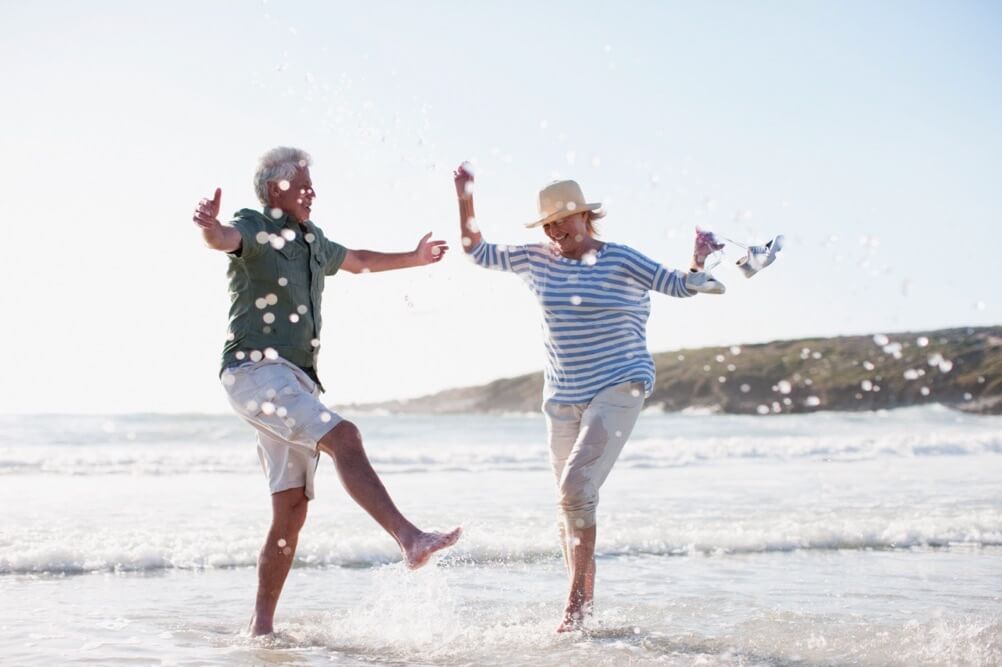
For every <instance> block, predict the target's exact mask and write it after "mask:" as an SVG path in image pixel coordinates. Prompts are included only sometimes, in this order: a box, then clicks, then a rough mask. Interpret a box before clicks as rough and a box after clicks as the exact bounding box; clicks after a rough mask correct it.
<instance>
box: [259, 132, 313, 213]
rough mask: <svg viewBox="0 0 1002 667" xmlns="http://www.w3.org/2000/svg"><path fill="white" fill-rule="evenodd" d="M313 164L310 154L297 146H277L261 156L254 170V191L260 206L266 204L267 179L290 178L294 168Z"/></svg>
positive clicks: (293, 173)
mask: <svg viewBox="0 0 1002 667" xmlns="http://www.w3.org/2000/svg"><path fill="white" fill-rule="evenodd" d="M311 164H313V158H311V157H310V154H309V153H307V152H306V151H304V150H301V149H299V148H290V147H288V146H279V147H278V148H272V149H271V150H270V151H268V152H267V153H265V154H264V155H262V156H261V159H260V160H258V163H257V171H256V172H254V191H255V192H257V198H258V199H259V200H260V201H261V205H262V206H267V205H268V181H281V180H286V181H287V180H290V179H291V178H292V177H293V176H295V175H296V170H297V169H301V168H303V167H309V166H310V165H311Z"/></svg>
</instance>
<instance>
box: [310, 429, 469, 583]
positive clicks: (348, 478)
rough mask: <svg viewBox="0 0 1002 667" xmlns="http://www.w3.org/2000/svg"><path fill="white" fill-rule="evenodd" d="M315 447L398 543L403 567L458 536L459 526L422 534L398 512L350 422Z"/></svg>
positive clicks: (421, 562)
mask: <svg viewBox="0 0 1002 667" xmlns="http://www.w3.org/2000/svg"><path fill="white" fill-rule="evenodd" d="M318 447H319V448H320V450H321V451H323V452H326V453H327V454H329V455H330V457H331V458H332V459H334V465H335V467H337V472H338V475H339V476H340V477H341V483H342V484H343V485H344V488H345V490H347V491H348V494H349V495H350V496H351V497H352V498H353V499H354V500H355V502H356V503H358V504H359V505H360V506H361V507H362V509H364V510H365V511H366V512H368V513H369V515H370V516H371V517H372V518H373V519H375V520H376V522H377V523H378V524H379V525H380V526H382V527H383V529H384V530H386V532H388V533H389V534H390V535H391V536H392V537H393V539H395V540H396V541H397V544H398V545H400V550H401V551H402V552H403V555H404V560H405V561H406V563H407V567H409V568H411V569H417V568H419V567H421V566H422V565H424V564H425V563H427V562H428V559H429V558H430V557H431V555H432V554H433V553H435V552H436V551H439V550H440V549H445V548H446V547H450V546H452V545H453V544H455V543H456V540H458V539H459V535H460V533H461V532H462V529H460V528H455V529H453V530H452V531H450V532H448V533H434V532H432V533H426V532H424V531H422V530H419V529H418V528H417V526H415V525H414V524H412V523H411V522H410V521H408V520H407V518H406V517H404V515H403V514H401V513H400V510H398V509H397V506H396V505H394V504H393V500H392V499H391V498H390V494H389V493H387V491H386V487H384V486H383V483H382V482H381V481H380V480H379V477H378V476H377V475H376V471H375V470H373V469H372V465H371V464H370V463H369V457H368V456H366V454H365V448H364V447H363V446H362V435H361V434H360V433H359V431H358V428H357V427H356V426H355V425H354V424H353V423H351V422H349V421H343V422H341V423H339V424H338V425H337V426H335V427H334V428H332V429H331V430H330V432H329V433H328V434H327V435H325V436H324V437H323V438H321V439H320V442H319V443H318Z"/></svg>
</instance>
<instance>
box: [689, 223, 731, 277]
mask: <svg viewBox="0 0 1002 667" xmlns="http://www.w3.org/2000/svg"><path fill="white" fill-rule="evenodd" d="M723 249H724V244H723V243H721V242H720V241H718V240H717V237H716V236H714V235H713V232H711V231H708V230H702V229H700V228H699V227H696V245H695V247H694V248H693V251H692V260H693V263H694V264H695V265H696V266H698V267H702V266H703V262H705V261H706V258H707V257H709V256H710V255H712V254H713V253H715V252H717V251H718V250H723Z"/></svg>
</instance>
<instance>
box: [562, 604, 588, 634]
mask: <svg viewBox="0 0 1002 667" xmlns="http://www.w3.org/2000/svg"><path fill="white" fill-rule="evenodd" d="M584 616H585V615H584V613H582V610H581V609H571V608H570V606H568V607H567V609H566V610H564V620H562V621H561V622H560V625H558V626H557V632H558V633H560V632H574V631H576V630H582V629H584Z"/></svg>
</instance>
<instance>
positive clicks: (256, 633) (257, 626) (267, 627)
mask: <svg viewBox="0 0 1002 667" xmlns="http://www.w3.org/2000/svg"><path fill="white" fill-rule="evenodd" d="M247 631H248V632H250V634H251V636H252V637H263V636H264V635H270V634H272V633H273V632H275V629H274V628H273V627H272V625H271V623H270V622H267V621H265V620H263V619H260V618H258V616H257V615H256V614H255V615H254V616H253V617H251V620H250V624H249V625H248V626H247Z"/></svg>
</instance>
